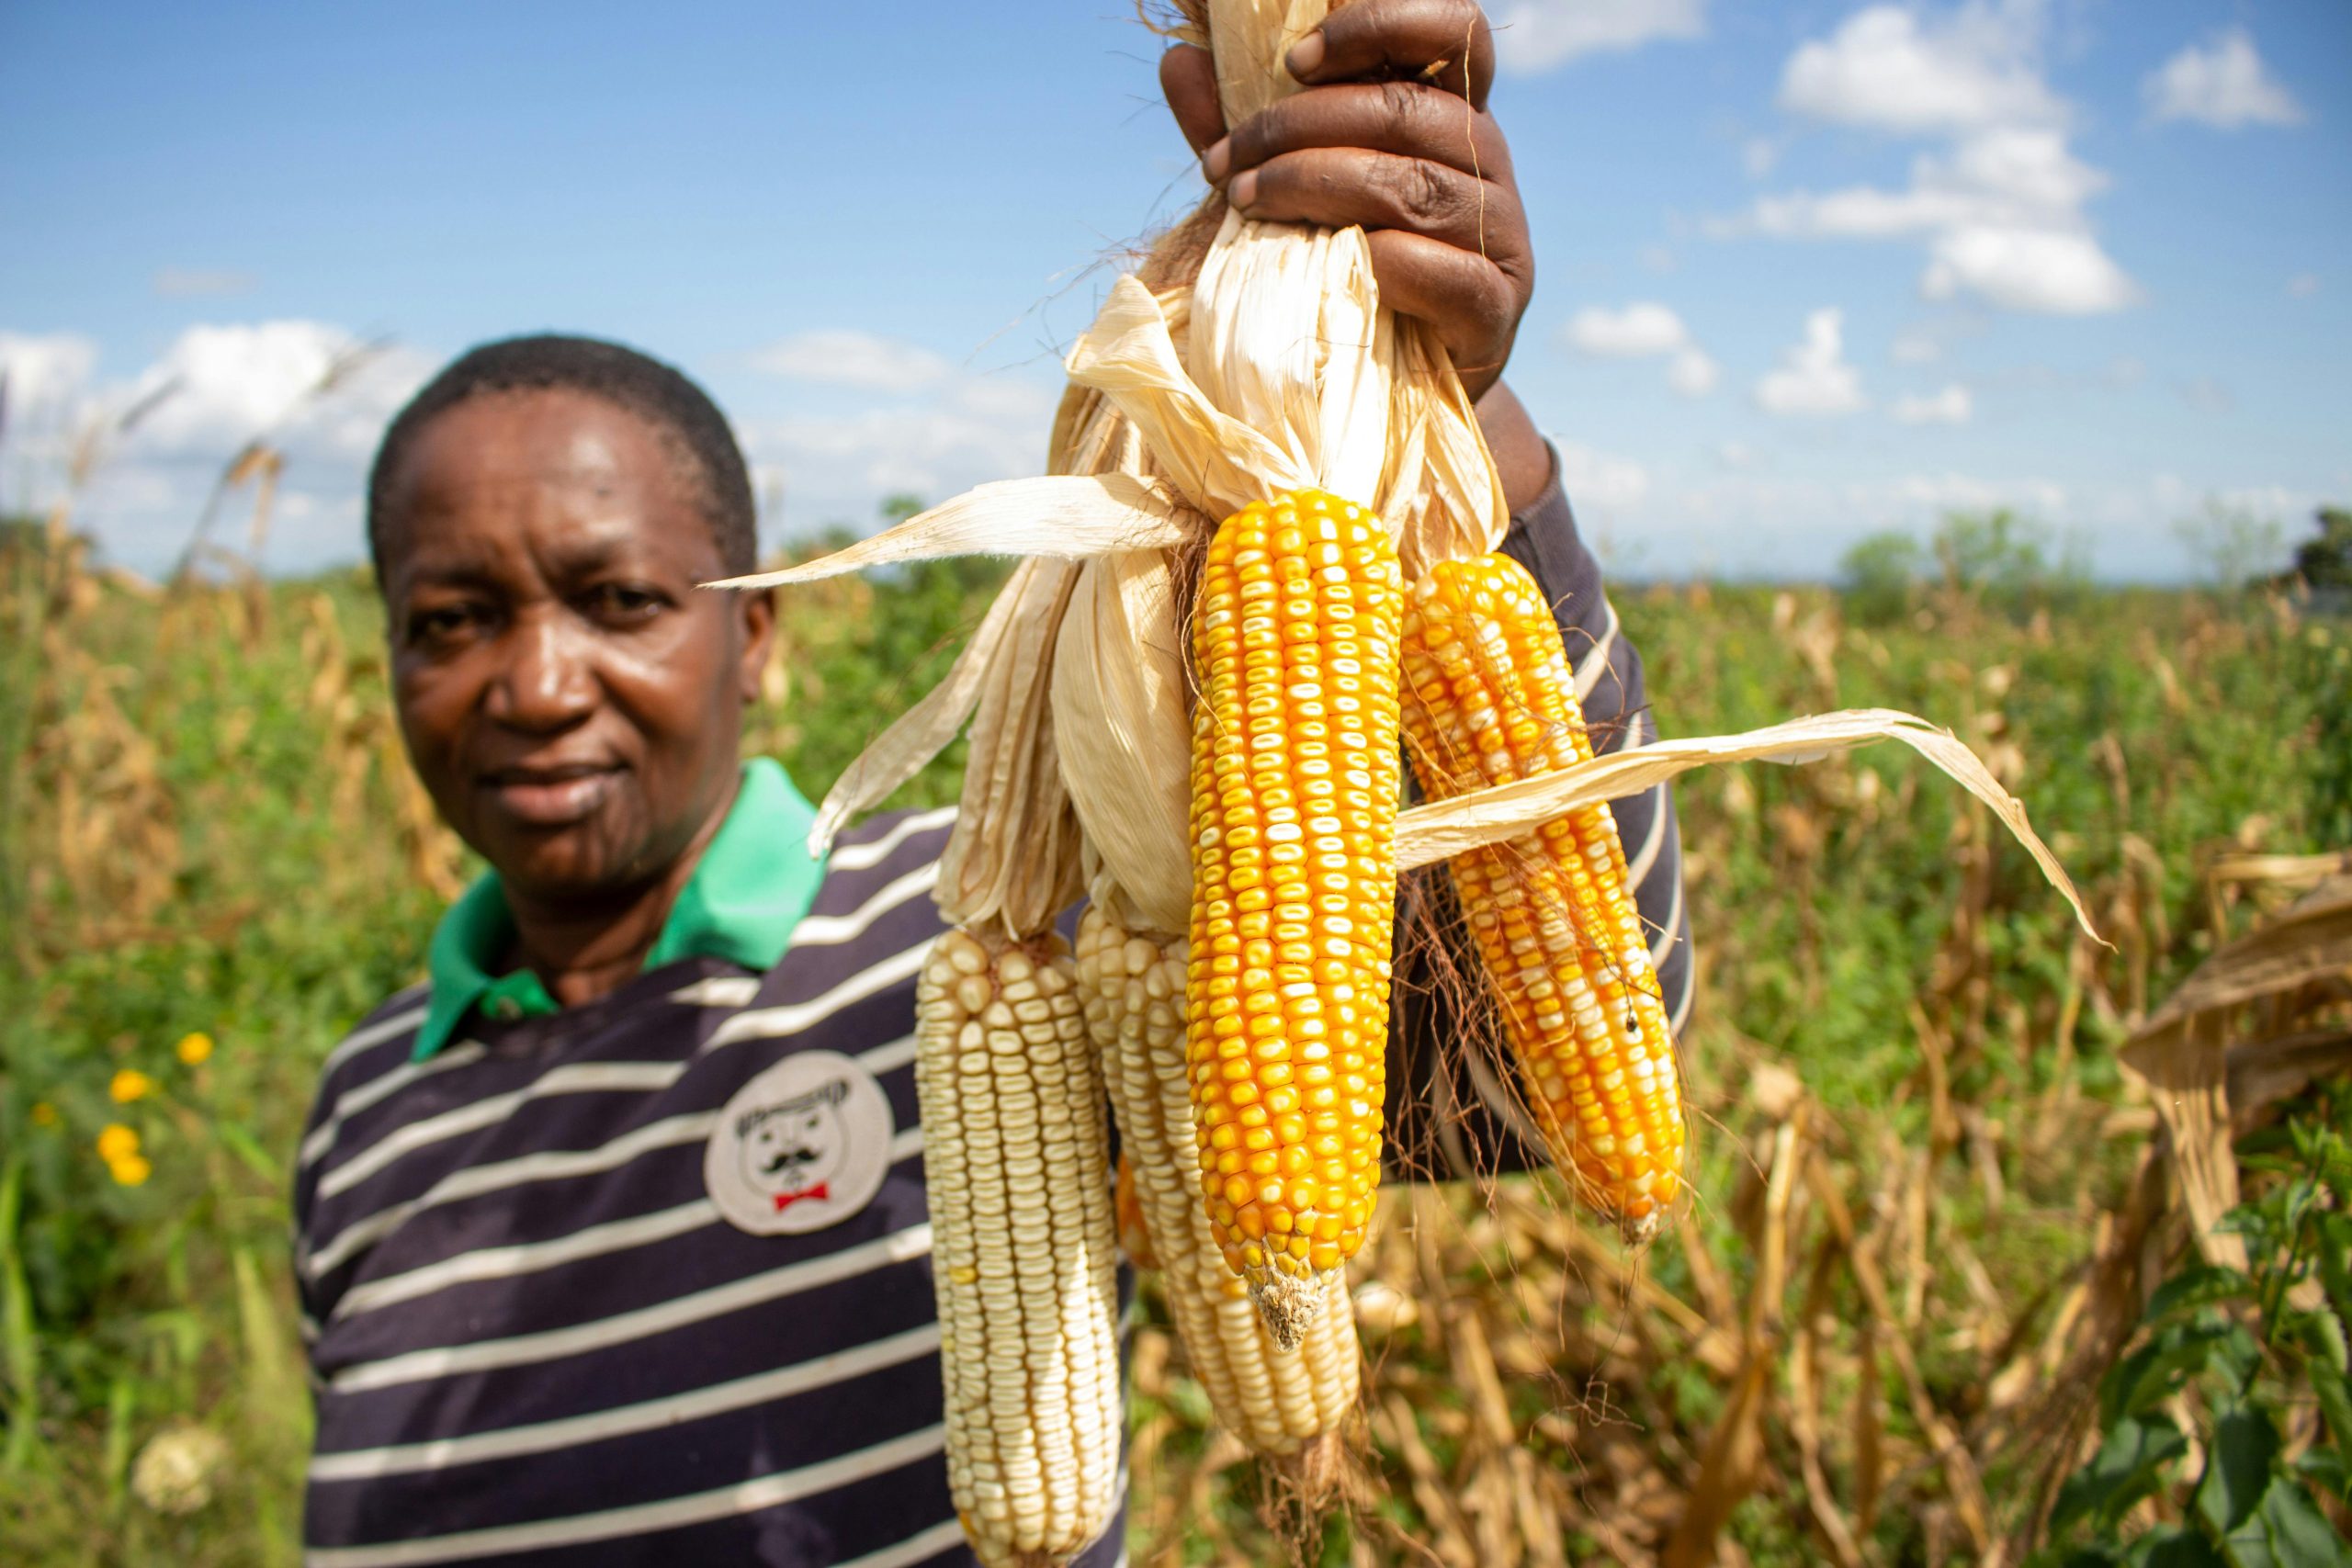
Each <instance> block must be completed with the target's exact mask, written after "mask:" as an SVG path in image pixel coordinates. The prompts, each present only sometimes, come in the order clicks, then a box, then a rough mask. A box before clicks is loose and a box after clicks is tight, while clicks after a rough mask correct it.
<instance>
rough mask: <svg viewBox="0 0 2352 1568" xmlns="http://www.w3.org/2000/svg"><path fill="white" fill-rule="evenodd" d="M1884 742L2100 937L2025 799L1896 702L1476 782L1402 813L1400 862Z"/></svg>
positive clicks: (1405, 864)
mask: <svg viewBox="0 0 2352 1568" xmlns="http://www.w3.org/2000/svg"><path fill="white" fill-rule="evenodd" d="M1879 740H1899V741H1901V742H1902V743H1903V744H1904V745H1905V746H1908V747H1910V748H1911V749H1912V750H1915V751H1917V752H1918V753H1919V754H1920V755H1921V756H1923V757H1925V758H1927V759H1928V761H1931V762H1933V763H1934V764H1935V765H1936V766H1937V767H1939V768H1940V769H1942V770H1943V771H1944V772H1945V773H1948V774H1950V775H1951V777H1952V778H1953V779H1955V780H1957V781H1958V782H1959V783H1960V784H1961V785H1962V787H1963V788H1965V789H1966V790H1967V791H1968V792H1969V793H1970V794H1971V795H1974V796H1976V798H1977V799H1979V800H1981V801H1983V802H1984V803H1985V805H1987V806H1989V807H1992V808H1993V812H1994V814H1995V815H1996V816H1997V817H1999V818H2000V819H2001V821H2002V822H2003V824H2005V825H2006V826H2007V828H2008V829H2009V831H2010V832H2011V833H2013V834H2015V835H2016V837H2017V839H2018V842H2019V843H2021V844H2023V845H2024V846H2025V847H2026V850H2027V852H2029V853H2030V854H2031V855H2032V856H2033V859H2034V863H2035V864H2037V865H2039V866H2040V867H2041V873H2042V874H2043V875H2044V876H2046V877H2048V878H2049V879H2050V882H2051V885H2052V886H2054V887H2056V888H2057V889H2058V891H2059V892H2060V893H2061V894H2063V895H2064V896H2065V899H2066V902H2067V903H2068V904H2070V905H2072V906H2073V907H2074V910H2075V919H2076V920H2078V921H2079V922H2080V923H2081V925H2082V928H2083V930H2084V931H2086V932H2087V933H2088V934H2089V935H2090V937H2091V938H2092V940H2094V941H2098V942H2104V940H2105V939H2103V938H2101V937H2100V936H2099V934H2098V928H2097V927H2096V926H2094V925H2093V924H2092V923H2091V917H2090V911H2089V910H2088V909H2087V908H2085V907H2084V904H2083V898H2082V895H2081V894H2080V893H2079V892H2077V891H2076V890H2075V884H2074V881H2073V879H2071V878H2070V877H2068V876H2067V874H2066V871H2065V868H2064V866H2062V865H2060V864H2059V863H2058V859H2057V857H2056V856H2055V855H2053V854H2052V853H2051V852H2050V848H2049V846H2048V845H2046V844H2044V843H2043V842H2042V841H2041V838H2040V837H2039V836H2038V835H2036V834H2035V832H2034V830H2033V828H2032V825H2031V824H2030V823H2029V822H2028V821H2027V820H2026V814H2025V807H2023V806H2022V805H2021V804H2019V803H2018V800H2017V798H2016V797H2015V796H2013V795H2010V794H2009V793H2008V791H2007V790H2005V789H2003V788H2002V787H2001V786H2000V784H1999V783H1998V782H1996V780H1995V779H1994V777H1993V775H1992V774H1991V773H1989V772H1987V771H1986V770H1985V764H1984V763H1983V762H1982V761H1979V760H1978V759H1977V756H1976V753H1975V752H1973V751H1971V750H1969V749H1968V748H1967V747H1966V746H1964V745H1962V744H1961V742H1960V741H1959V739H1956V738H1955V737H1954V736H1953V735H1952V733H1951V731H1950V730H1947V729H1939V728H1936V727H1935V726H1933V725H1931V724H1929V723H1928V722H1927V720H1925V719H1922V718H1918V717H1916V716H1913V715H1910V714H1907V713H1899V712H1896V711H1895V710H1894V709H1892V708H1849V709H1846V710H1844V711H1842V712H1838V713H1832V714H1821V715H1817V716H1813V717H1810V718H1797V719H1791V720H1789V721H1788V722H1787V723H1784V724H1775V725H1770V726H1768V727H1766V728H1762V729H1751V730H1748V731H1747V732H1746V733H1745V734H1740V735H1708V736H1700V737H1697V738H1694V739H1683V740H1659V741H1654V742H1652V743H1651V744H1649V745H1647V746H1644V747H1641V748H1638V749H1636V750H1623V751H1612V752H1611V753H1609V754H1608V755H1607V756H1603V757H1596V758H1594V759H1593V760H1592V761H1589V762H1580V763H1578V764H1577V766H1575V767H1573V768H1565V769H1562V770H1560V771H1559V772H1557V773H1543V774H1539V775H1537V776H1535V777H1532V778H1527V779H1521V780H1519V781H1517V782H1516V783H1512V784H1496V785H1493V786H1491V787H1489V788H1487V789H1482V790H1474V791H1473V792H1471V793H1470V794H1468V795H1456V796H1455V797H1454V798H1453V799H1451V800H1446V801H1440V802H1437V803H1436V804H1433V805H1429V806H1419V807H1414V808H1413V809H1411V810H1409V811H1407V812H1405V813H1403V814H1402V815H1400V816H1399V817H1398V818H1397V867H1398V869H1399V870H1409V869H1410V868H1412V867H1414V866H1419V865H1428V864H1430V863H1431V862H1433V861H1441V860H1450V859H1452V858H1453V856H1455V855H1458V854H1461V853H1463V852H1465V851H1469V850H1474V849H1477V848H1479V847H1481V846H1482V845H1486V844H1492V843H1498V842H1500V841H1501V840H1505V839H1509V838H1512V837H1514V836H1516V835H1518V834H1521V833H1524V832H1526V831H1527V830H1528V829H1532V828H1534V827H1536V826H1538V825H1539V824H1541V823H1544V822H1549V821H1551V820H1553V819H1555V818H1559V817H1564V816H1566V815H1567V814H1568V813H1569V812H1571V811H1573V810H1575V809H1577V807H1581V806H1589V805H1592V804H1593V803H1595V802H1597V801H1603V800H1617V799H1622V798H1623V797H1624V796H1626V795H1639V794H1640V793H1641V792H1642V791H1644V790H1645V789H1649V788H1651V787H1652V786H1654V785H1657V784H1663V783H1665V782H1666V781H1667V780H1668V779H1672V778H1676V777H1679V775H1681V774H1683V773H1689V772H1690V771H1691V769H1693V768H1701V767H1704V766H1706V765H1707V764H1709V763H1711V762H1751V761H1774V762H1798V761H1807V762H1810V761H1820V760H1821V759H1822V758H1825V757H1827V756H1829V755H1831V754H1833V753H1835V752H1838V751H1846V750H1852V749H1853V748H1855V747H1857V746H1867V745H1870V744H1871V743H1872V742H1874V741H1879Z"/></svg>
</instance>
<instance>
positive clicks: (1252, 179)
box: [1225, 169, 1258, 212]
mask: <svg viewBox="0 0 2352 1568" xmlns="http://www.w3.org/2000/svg"><path fill="white" fill-rule="evenodd" d="M1225 199H1226V201H1227V203H1228V204H1229V205H1231V206H1234V207H1238V208H1239V209H1241V210H1242V211H1244V212H1247V211H1249V210H1250V204H1251V203H1252V202H1254V201H1256V200H1257V199H1258V171H1257V170H1255V169H1244V170H1243V171H1242V172H1241V173H1240V174H1239V175H1236V176H1234V181H1233V186H1232V188H1230V189H1229V190H1227V192H1226V193H1225Z"/></svg>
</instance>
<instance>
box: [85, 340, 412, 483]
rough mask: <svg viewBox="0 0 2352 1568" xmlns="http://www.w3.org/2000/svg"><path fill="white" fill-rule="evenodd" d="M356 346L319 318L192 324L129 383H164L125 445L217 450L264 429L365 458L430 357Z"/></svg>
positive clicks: (171, 452) (161, 452)
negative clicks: (328, 383)
mask: <svg viewBox="0 0 2352 1568" xmlns="http://www.w3.org/2000/svg"><path fill="white" fill-rule="evenodd" d="M362 355H363V345H362V344H361V343H360V340H359V339H357V338H356V337H354V336H353V335H352V334H351V333H347V332H345V331H344V330H343V329H342V328H340V327H335V326H330V325H327V324H326V323H324V322H321V321H256V322H248V323H232V324H225V325H198V326H193V327H190V328H188V329H187V331H185V332H183V333H180V335H179V337H178V339H177V340H176V341H175V342H174V343H173V344H172V346H171V347H170V348H169V349H167V350H165V351H164V356H163V357H162V358H161V359H159V360H157V361H156V362H155V363H154V364H153V365H151V366H149V367H147V369H146V370H145V371H144V372H143V373H141V375H140V377H139V378H138V379H137V380H136V381H135V382H134V383H133V384H132V388H131V395H132V397H134V398H143V397H146V396H148V395H149V394H151V393H158V392H164V389H167V388H168V389H169V391H168V393H167V394H166V395H164V397H163V399H162V400H161V401H159V402H158V403H157V404H156V405H155V410H154V412H153V413H152V414H150V415H148V416H147V418H146V419H145V420H143V421H142V422H141V424H140V426H139V429H138V432H137V434H136V435H135V436H134V437H133V447H134V449H135V450H137V451H139V452H141V453H144V454H148V455H154V456H170V457H201V458H204V459H207V460H212V459H216V458H217V459H221V460H225V459H226V458H227V457H229V456H230V455H231V454H232V453H233V452H234V451H235V450H236V449H237V448H238V447H239V446H243V444H244V443H245V442H247V441H250V440H252V439H254V437H255V436H259V435H264V434H267V435H270V436H271V437H272V438H273V439H274V440H277V442H278V443H279V444H280V445H281V446H288V447H292V448H297V449H302V448H307V449H309V450H310V451H311V452H312V453H316V454H319V455H333V456H334V457H341V458H344V459H347V460H356V459H361V458H365V457H368V455H369V454H370V453H371V452H373V451H374V450H375V446H376V442H377V439H378V438H379V436H380V435H381V434H383V428H384V425H385V424H386V423H389V422H390V419H391V416H392V415H393V413H394V412H397V411H398V410H399V408H400V405H401V403H403V402H405V401H406V400H408V397H409V395H410V394H411V393H412V392H413V391H414V390H415V389H416V388H417V386H418V385H419V384H421V383H422V382H423V380H424V376H425V374H426V373H427V371H428V369H429V367H428V366H427V364H426V363H425V362H424V359H423V358H422V356H420V355H417V354H415V353H414V352H413V351H410V350H401V349H398V348H394V349H391V350H390V351H384V352H376V353H372V354H366V355H364V357H363V356H362ZM354 364H356V371H354V372H352V373H350V374H348V375H347V376H345V378H342V379H340V380H339V381H338V383H337V384H336V386H335V387H334V388H333V389H332V390H331V391H329V392H327V393H325V394H323V395H322V393H321V392H320V388H321V383H322V381H323V380H324V379H325V378H326V377H327V375H328V373H329V371H330V369H332V368H334V367H337V366H339V365H341V366H348V365H354Z"/></svg>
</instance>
